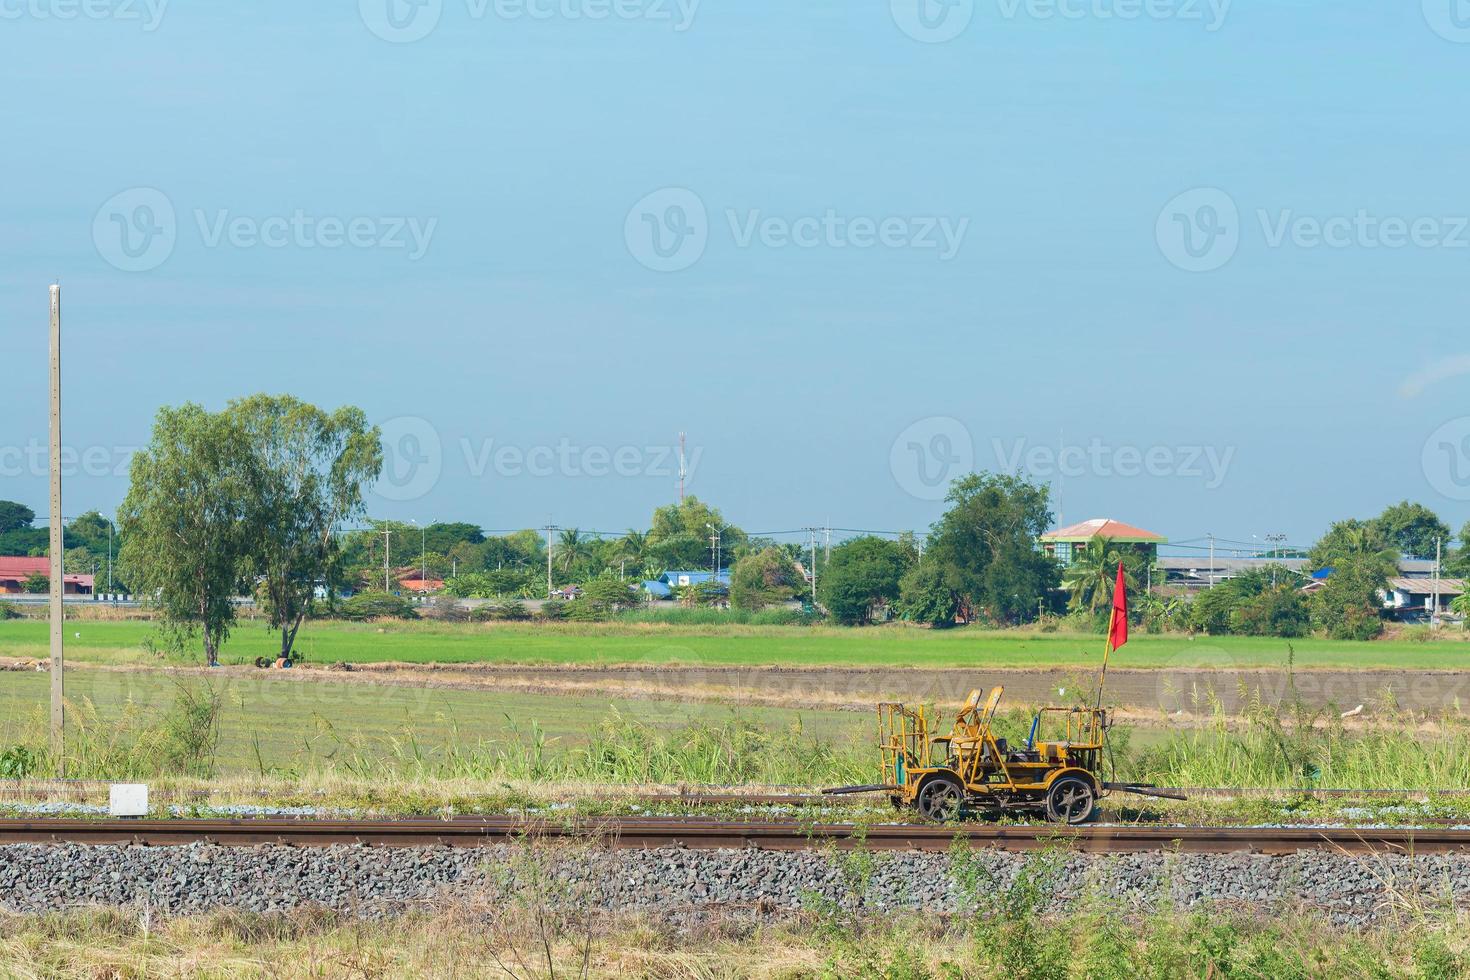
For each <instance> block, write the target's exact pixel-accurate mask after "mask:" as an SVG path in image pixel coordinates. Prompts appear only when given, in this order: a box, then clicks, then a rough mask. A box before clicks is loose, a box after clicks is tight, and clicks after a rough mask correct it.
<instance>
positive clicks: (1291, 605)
mask: <svg viewBox="0 0 1470 980" xmlns="http://www.w3.org/2000/svg"><path fill="white" fill-rule="evenodd" d="M1311 626H1312V617H1311V611H1310V609H1309V606H1308V603H1307V599H1306V597H1305V596H1303V595H1302V594H1301V592H1300V591H1299V590H1298V589H1297V588H1296V586H1294V585H1290V584H1287V585H1278V586H1276V587H1275V588H1271V589H1267V590H1265V591H1263V592H1261V593H1260V594H1259V595H1256V596H1253V597H1252V598H1250V599H1247V600H1246V601H1245V602H1243V603H1242V604H1241V605H1239V606H1238V607H1236V609H1235V614H1234V618H1233V619H1232V621H1231V632H1233V633H1240V634H1242V635H1245V636H1281V637H1290V638H1296V637H1302V636H1306V635H1307V633H1308V632H1309V631H1310V630H1311Z"/></svg>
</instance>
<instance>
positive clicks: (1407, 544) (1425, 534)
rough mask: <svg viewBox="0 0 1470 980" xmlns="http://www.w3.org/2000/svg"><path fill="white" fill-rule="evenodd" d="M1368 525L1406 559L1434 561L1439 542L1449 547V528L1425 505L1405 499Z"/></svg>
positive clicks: (1444, 546) (1442, 545)
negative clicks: (1429, 559) (1410, 557)
mask: <svg viewBox="0 0 1470 980" xmlns="http://www.w3.org/2000/svg"><path fill="white" fill-rule="evenodd" d="M1369 523H1370V524H1371V525H1372V526H1373V529H1374V530H1375V531H1376V532H1378V533H1379V534H1381V535H1382V537H1383V538H1384V540H1385V541H1386V543H1387V547H1390V548H1394V549H1396V550H1397V551H1398V552H1399V553H1400V554H1402V555H1405V556H1412V557H1414V558H1433V557H1434V553H1435V545H1436V543H1438V544H1439V545H1440V546H1441V547H1443V548H1445V549H1448V548H1449V544H1450V528H1449V525H1448V524H1446V523H1445V522H1444V521H1442V520H1440V519H1439V515H1438V514H1436V513H1435V512H1434V511H1432V510H1430V509H1429V508H1428V507H1425V506H1424V505H1423V504H1414V503H1410V502H1409V501H1407V500H1405V501H1403V502H1402V503H1397V504H1394V505H1393V506H1392V507H1389V508H1388V509H1387V510H1385V511H1384V512H1383V513H1382V514H1379V515H1378V516H1377V517H1375V518H1373V520H1372V521H1370V522H1369Z"/></svg>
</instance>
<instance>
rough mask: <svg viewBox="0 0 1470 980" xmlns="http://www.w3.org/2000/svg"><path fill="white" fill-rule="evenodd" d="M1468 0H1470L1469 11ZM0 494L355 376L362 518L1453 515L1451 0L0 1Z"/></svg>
mask: <svg viewBox="0 0 1470 980" xmlns="http://www.w3.org/2000/svg"><path fill="white" fill-rule="evenodd" d="M1457 4H1458V6H1456V5H1457ZM0 64H3V66H4V68H3V72H4V78H5V82H6V95H5V97H4V99H3V101H0V120H3V131H4V134H5V136H4V139H3V142H0V178H3V185H0V186H3V201H4V207H3V210H0V322H3V331H4V333H3V345H0V357H3V363H4V365H5V370H4V375H3V376H4V378H5V380H6V383H7V392H6V398H5V399H4V402H5V410H4V412H3V413H0V473H3V476H0V498H14V499H20V500H23V501H26V502H28V503H31V504H32V506H35V507H36V508H37V510H41V509H43V507H42V504H43V502H44V500H45V477H44V473H45V468H44V459H43V457H42V456H40V455H39V450H40V447H44V445H45V440H46V428H45V420H46V416H45V393H46V387H45V385H46V373H45V365H46V308H47V291H46V287H47V284H48V283H50V282H51V281H52V280H60V281H61V282H62V284H63V288H64V291H65V292H64V297H65V298H64V303H65V314H66V318H65V327H66V341H65V351H66V362H65V368H66V404H65V438H66V443H67V445H68V446H69V447H71V448H72V449H73V450H74V451H75V452H76V453H77V454H78V459H77V460H76V461H75V463H74V465H73V466H72V467H71V470H72V472H71V475H70V477H69V480H68V484H67V491H66V492H67V505H66V510H67V512H68V515H69V516H70V515H74V514H75V513H79V512H80V511H82V510H85V509H89V508H94V507H95V508H100V509H103V510H111V509H113V508H115V507H116V505H117V503H118V502H119V501H120V500H121V497H122V495H123V493H124V492H125V488H126V479H125V476H124V475H123V473H124V469H125V459H126V455H127V452H128V449H129V447H133V446H137V445H139V444H141V443H143V442H145V441H146V439H147V435H148V428H149V425H150V421H151V418H152V416H153V413H154V412H155V410H156V409H157V408H158V407H159V406H160V405H162V404H177V403H181V402H184V401H189V400H193V401H199V402H202V403H204V404H206V405H209V406H215V407H218V406H222V405H223V404H224V403H225V402H226V401H227V400H228V399H230V398H232V397H236V396H241V395H245V394H248V393H252V392H256V391H271V392H290V393H293V394H296V395H298V396H300V397H303V398H306V399H308V400H311V401H314V402H317V403H320V404H323V405H327V406H335V405H338V404H342V403H352V404H356V405H359V406H361V407H362V408H363V409H364V410H365V411H366V412H367V413H368V415H369V416H370V417H371V418H372V419H373V420H374V421H375V422H380V423H385V425H386V430H387V432H388V433H389V437H390V450H391V452H390V468H391V469H392V472H393V477H394V479H393V480H391V481H389V482H388V483H386V484H384V486H383V488H382V493H380V494H378V495H375V497H374V499H373V503H372V511H373V513H374V514H376V515H379V516H386V517H395V518H402V519H408V518H417V519H419V520H433V519H467V520H472V521H478V522H480V523H481V524H482V525H484V526H486V527H490V528H510V527H518V526H526V525H539V524H543V523H546V522H547V520H548V519H551V520H554V521H555V522H557V523H559V524H563V525H568V526H570V525H580V526H582V527H584V528H596V529H604V528H605V529H610V530H618V529H622V528H625V527H627V526H629V525H633V524H639V525H642V524H645V523H646V522H647V519H648V515H649V513H650V512H651V510H652V509H653V507H654V506H655V505H658V504H660V503H664V502H667V501H669V500H670V499H672V498H673V497H675V495H676V477H675V471H676V469H677V465H676V464H675V463H674V462H673V460H672V455H671V454H670V449H671V447H672V446H673V445H674V444H675V441H676V434H677V433H678V432H679V431H681V430H683V431H687V432H688V434H689V436H688V438H689V447H690V454H691V459H692V463H693V466H692V469H693V473H692V478H691V480H690V484H689V486H690V489H691V491H693V492H696V493H698V494H699V495H701V496H702V497H705V498H708V499H710V500H712V501H713V502H715V503H716V504H718V505H719V506H721V507H722V508H723V509H724V511H725V513H726V515H727V516H728V517H729V518H730V519H732V520H734V521H736V522H738V523H740V524H741V525H743V526H745V527H747V528H749V529H752V530H767V529H771V530H774V529H784V528H797V527H802V526H805V525H809V524H824V523H830V524H832V525H833V526H840V527H849V528H874V529H883V530H897V529H902V528H916V527H917V528H921V527H924V526H926V525H927V524H928V523H929V522H930V521H931V520H933V519H934V517H936V516H937V514H938V513H939V512H940V510H941V505H940V504H939V503H937V502H936V501H935V500H934V499H933V498H934V497H935V496H936V491H935V490H934V488H935V487H936V486H940V485H942V482H943V479H944V478H945V477H947V476H952V475H954V473H955V472H957V471H959V470H961V469H963V468H965V467H967V466H969V465H972V464H973V465H974V466H975V467H977V468H984V469H1002V468H1012V467H1017V466H1019V467H1020V468H1022V469H1024V470H1027V471H1028V472H1031V473H1032V474H1033V475H1035V476H1038V477H1040V478H1043V479H1048V480H1055V479H1056V478H1057V476H1058V474H1059V473H1060V475H1061V483H1062V486H1061V490H1062V506H1061V510H1062V514H1063V516H1064V517H1065V518H1066V519H1067V520H1068V521H1074V520H1081V519H1085V518H1088V517H1095V516H1110V517H1115V518H1118V519H1121V520H1126V521H1129V522H1131V523H1136V524H1140V525H1143V526H1145V527H1148V528H1151V529H1154V530H1157V531H1160V532H1162V533H1164V534H1167V535H1170V536H1171V537H1174V538H1177V539H1188V538H1195V537H1197V536H1199V535H1202V534H1204V533H1206V532H1214V533H1216V534H1218V535H1221V536H1225V537H1230V538H1234V539H1240V540H1247V541H1249V540H1251V536H1252V535H1259V536H1263V537H1264V536H1265V535H1267V534H1271V533H1284V534H1286V535H1288V536H1289V537H1290V538H1291V539H1292V540H1293V541H1294V542H1303V543H1306V542H1309V541H1310V539H1311V538H1312V537H1313V536H1315V535H1316V534H1317V533H1319V532H1320V531H1321V530H1322V529H1323V528H1324V527H1325V526H1326V524H1327V523H1328V522H1329V521H1331V520H1332V519H1335V518H1338V517H1342V516H1348V515H1360V516H1367V515H1371V514H1373V513H1376V512H1377V511H1378V510H1379V509H1381V508H1382V507H1383V506H1384V505H1386V504H1388V503H1390V502H1393V501H1396V500H1399V499H1402V498H1405V497H1408V498H1411V499H1418V500H1422V501H1423V502H1425V503H1427V504H1429V505H1431V506H1433V507H1435V508H1436V509H1437V510H1439V511H1440V513H1441V514H1442V516H1444V517H1445V518H1446V520H1448V521H1449V522H1450V523H1452V524H1453V525H1455V526H1456V527H1458V526H1459V525H1460V524H1461V523H1463V522H1464V521H1465V520H1466V519H1470V503H1467V501H1470V400H1467V398H1466V392H1467V378H1470V356H1467V355H1470V336H1467V330H1466V327H1467V317H1466V310H1467V306H1470V302H1467V301H1470V228H1467V226H1466V225H1467V220H1466V219H1467V216H1470V193H1467V186H1470V184H1467V177H1466V175H1467V174H1470V129H1467V127H1466V114H1465V95H1466V92H1467V85H1470V4H1466V3H1465V2H1463V0H1424V3H1423V4H1422V7H1421V3H1420V2H1419V0H1410V2H1404V3H1393V4H1389V3H1383V2H1381V0H1371V2H1370V0H1340V2H1337V3H1332V4H1328V3H1325V2H1303V0H1269V2H1267V0H1254V2H1245V0H1237V2H1235V3H1230V4H1225V3H1223V0H1214V2H1211V0H948V2H947V3H945V2H941V0H891V2H890V0H857V2H854V0H814V2H811V3H802V4H797V3H790V2H788V0H781V2H776V0H739V2H736V0H701V2H698V3H694V2H693V0H682V2H681V0H416V2H409V0H361V2H358V0H313V2H310V3H295V4H287V3H271V4H245V3H221V2H208V0H196V2H193V3H188V4H186V3H177V2H176V3H168V4H166V5H164V4H162V2H161V0H0Z"/></svg>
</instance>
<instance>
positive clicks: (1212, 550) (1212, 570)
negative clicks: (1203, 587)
mask: <svg viewBox="0 0 1470 980" xmlns="http://www.w3.org/2000/svg"><path fill="white" fill-rule="evenodd" d="M1214 587H1215V536H1214V535H1213V534H1211V535H1210V588H1212V589H1213V588H1214Z"/></svg>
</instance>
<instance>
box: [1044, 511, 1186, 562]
mask: <svg viewBox="0 0 1470 980" xmlns="http://www.w3.org/2000/svg"><path fill="white" fill-rule="evenodd" d="M1094 538H1106V539H1107V540H1108V543H1109V544H1113V545H1133V546H1134V547H1136V548H1137V549H1138V550H1140V551H1141V552H1143V553H1144V554H1145V555H1146V556H1147V557H1148V559H1149V560H1150V561H1153V560H1154V559H1156V558H1157V557H1158V554H1159V545H1161V544H1166V543H1167V542H1168V540H1169V539H1168V538H1166V537H1164V536H1163V535H1162V534H1155V533H1154V532H1152V531H1145V530H1144V529H1143V528H1141V527H1134V526H1133V525H1132V524H1124V523H1123V522H1122V521H1115V520H1113V519H1112V518H1108V517H1097V518H1093V519H1092V520H1090V521H1083V522H1082V523H1081V524H1073V525H1071V526H1069V527H1062V528H1057V529H1056V530H1055V531H1048V532H1046V533H1045V534H1043V535H1042V536H1041V549H1042V550H1043V551H1045V552H1046V553H1047V554H1048V555H1051V556H1052V557H1053V558H1055V559H1056V560H1057V561H1058V562H1060V563H1061V564H1062V565H1063V566H1067V565H1070V564H1072V563H1073V562H1074V561H1076V560H1077V555H1078V554H1079V553H1080V552H1082V551H1084V550H1086V548H1087V546H1088V544H1090V543H1091V542H1092V540H1093V539H1094Z"/></svg>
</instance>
